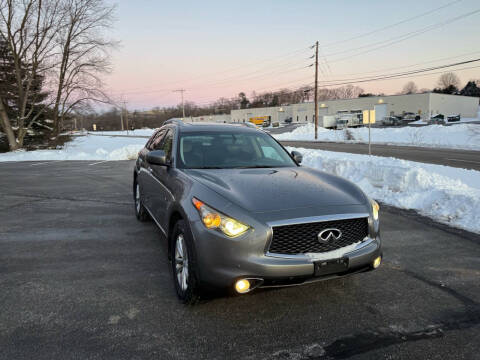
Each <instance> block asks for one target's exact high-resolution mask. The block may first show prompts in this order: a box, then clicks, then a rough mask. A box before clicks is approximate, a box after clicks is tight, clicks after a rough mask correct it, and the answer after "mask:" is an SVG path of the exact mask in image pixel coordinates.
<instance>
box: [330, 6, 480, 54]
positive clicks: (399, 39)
mask: <svg viewBox="0 0 480 360" xmlns="http://www.w3.org/2000/svg"><path fill="white" fill-rule="evenodd" d="M479 12H480V9H476V10H474V11H470V12H468V13H464V14H462V15H459V16H456V17H452V18H449V19H447V20H445V21H442V22H438V23H435V24H432V25H429V26H427V27H424V28H421V29H418V30H415V31H412V32H409V33H405V34H402V35H400V36H396V37H393V38H390V39H387V40H383V41H380V42H376V43H371V44H369V45H365V46H361V47H358V48H353V49H348V50H344V51H341V52H336V53H331V54H327V55H326V56H332V55H337V54H341V53H346V52H350V51H355V50H359V49H363V48H367V47H370V46H374V45H377V44H383V45H380V46H377V47H374V48H372V49H368V50H365V51H362V52H359V53H356V54H352V55H349V56H346V57H343V58H339V59H333V60H330V63H332V62H333V63H336V62H339V61H343V60H349V59H351V58H352V57H355V56H359V55H363V54H366V53H369V52H372V51H375V50H378V49H383V48H385V47H387V46H390V45H394V44H397V43H399V42H402V41H405V40H408V39H411V38H413V37H415V36H419V35H422V34H424V33H426V32H428V31H431V30H434V29H436V28H438V27H441V26H444V25H448V24H451V23H453V22H455V21H458V20H461V19H464V18H466V17H468V16H471V15H474V14H477V13H479Z"/></svg>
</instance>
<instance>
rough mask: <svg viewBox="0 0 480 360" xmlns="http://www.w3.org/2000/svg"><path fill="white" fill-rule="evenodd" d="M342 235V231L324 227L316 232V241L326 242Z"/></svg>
mask: <svg viewBox="0 0 480 360" xmlns="http://www.w3.org/2000/svg"><path fill="white" fill-rule="evenodd" d="M341 237H342V232H341V231H340V230H338V229H333V228H332V229H325V230H322V231H320V233H319V234H318V241H320V242H323V243H326V242H329V241H331V240H338V239H340V238H341Z"/></svg>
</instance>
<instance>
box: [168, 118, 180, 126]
mask: <svg viewBox="0 0 480 360" xmlns="http://www.w3.org/2000/svg"><path fill="white" fill-rule="evenodd" d="M167 124H183V121H182V120H180V119H175V118H173V119H168V120H167V121H165V122H164V123H163V125H167Z"/></svg>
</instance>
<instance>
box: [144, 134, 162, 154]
mask: <svg viewBox="0 0 480 360" xmlns="http://www.w3.org/2000/svg"><path fill="white" fill-rule="evenodd" d="M160 131H161V130H157V131H155V132H154V133H153V135H152V136H150V139H148V141H147V144H146V145H145V147H146V148H147V149H148V150H152V143H153V141H154V140H155V138H156V137H157V135H158V133H159V132H160Z"/></svg>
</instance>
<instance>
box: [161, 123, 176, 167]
mask: <svg viewBox="0 0 480 360" xmlns="http://www.w3.org/2000/svg"><path fill="white" fill-rule="evenodd" d="M172 148H173V131H172V130H169V131H168V133H167V135H165V137H164V138H163V141H162V143H161V144H160V150H163V151H165V155H166V156H167V160H171V159H172Z"/></svg>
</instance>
